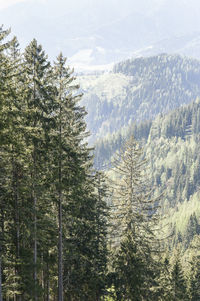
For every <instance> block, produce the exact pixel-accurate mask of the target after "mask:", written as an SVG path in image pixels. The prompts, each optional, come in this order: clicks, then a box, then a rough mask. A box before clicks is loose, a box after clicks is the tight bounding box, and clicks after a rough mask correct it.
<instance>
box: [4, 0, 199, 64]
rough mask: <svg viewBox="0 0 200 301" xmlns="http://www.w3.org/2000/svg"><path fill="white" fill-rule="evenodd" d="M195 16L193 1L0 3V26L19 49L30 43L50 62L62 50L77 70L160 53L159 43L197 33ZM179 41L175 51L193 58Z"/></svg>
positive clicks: (45, 0)
mask: <svg viewBox="0 0 200 301" xmlns="http://www.w3.org/2000/svg"><path fill="white" fill-rule="evenodd" d="M199 11H200V1H199V0H190V1H189V0H187V1H186V0H123V1H121V0H0V19H1V23H2V24H4V27H5V28H8V27H11V29H12V34H13V35H16V36H17V37H18V40H19V42H20V45H21V48H22V49H24V47H26V45H27V44H28V43H29V42H30V41H31V40H32V39H33V38H36V39H37V40H38V42H39V43H41V44H42V46H43V48H44V49H45V51H46V52H47V53H48V55H49V58H50V59H51V60H53V59H54V58H55V56H57V55H58V53H59V52H60V51H62V52H63V53H64V55H65V56H67V57H68V58H69V61H70V62H71V63H72V64H74V65H76V66H77V67H78V68H81V65H82V68H84V66H96V67H97V66H101V67H102V66H105V65H110V64H112V63H114V62H116V61H120V60H123V59H126V58H129V57H131V56H133V55H135V53H137V54H138V53H141V54H143V53H145V51H146V50H145V49H153V50H152V53H153V51H154V52H156V51H161V50H162V51H164V50H165V47H164V46H162V47H160V46H159V47H158V45H162V43H160V41H163V40H166V39H171V40H172V41H174V40H176V37H179V36H186V35H188V34H194V32H200V21H199ZM185 39H186V40H187V43H189V46H188V44H187V45H179V44H180V43H179V44H178V45H177V47H178V48H180V49H181V48H187V49H189V51H190V52H189V53H194V54H195V53H198V51H199V49H198V51H196V50H195V51H196V52H195V51H194V49H193V52H191V46H190V45H194V44H195V47H196V44H197V43H196V42H194V41H189V42H188V38H185ZM192 39H194V37H193V36H192ZM195 39H197V38H196V37H195ZM182 40H184V39H182ZM184 41H185V40H184ZM170 43H171V44H172V42H170ZM170 43H168V44H167V43H164V44H163V45H168V46H169V44H170ZM176 43H177V40H176ZM171 44H170V45H171ZM152 45H153V46H152ZM154 45H157V46H154ZM154 48H156V49H157V50H156V49H155V50H154ZM161 48H162V49H161ZM168 48H169V47H168ZM168 48H166V51H167V50H168ZM178 48H177V49H178ZM147 53H149V52H148V51H147Z"/></svg>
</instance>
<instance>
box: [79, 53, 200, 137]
mask: <svg viewBox="0 0 200 301" xmlns="http://www.w3.org/2000/svg"><path fill="white" fill-rule="evenodd" d="M199 77H200V62H199V61H198V60H194V59H189V58H186V57H181V56H179V55H167V54H161V55H158V56H154V57H149V58H138V59H133V60H127V61H124V62H122V63H119V64H117V65H116V66H115V67H114V69H113V72H110V73H105V74H101V75H86V76H81V77H80V78H79V81H80V84H81V87H82V90H83V92H84V97H83V100H82V104H83V105H84V106H85V107H86V109H87V111H88V116H87V118H86V121H87V124H88V129H89V130H90V131H91V133H92V141H94V140H95V139H96V138H98V137H103V136H105V135H106V134H108V133H113V132H115V131H116V130H117V129H121V128H122V127H126V126H127V125H130V124H131V123H133V122H134V121H137V122H140V121H144V120H152V119H154V118H155V117H156V115H157V114H158V113H166V112H168V111H170V110H173V109H175V108H177V107H179V106H181V105H183V104H187V103H189V102H191V101H192V100H194V99H196V97H198V96H199V95H200V83H199Z"/></svg>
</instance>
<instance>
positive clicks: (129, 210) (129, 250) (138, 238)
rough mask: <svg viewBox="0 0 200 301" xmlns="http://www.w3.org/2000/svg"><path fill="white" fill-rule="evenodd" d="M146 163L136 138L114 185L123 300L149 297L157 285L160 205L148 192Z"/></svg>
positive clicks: (119, 161) (120, 160)
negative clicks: (155, 252)
mask: <svg viewBox="0 0 200 301" xmlns="http://www.w3.org/2000/svg"><path fill="white" fill-rule="evenodd" d="M144 163H145V162H144V161H143V160H142V150H141V148H140V147H139V145H138V143H137V142H136V141H135V140H134V138H133V137H131V138H130V139H129V140H128V141H127V142H126V143H125V144H124V147H123V148H122V149H121V150H120V152H119V154H118V157H117V158H116V160H115V161H114V167H115V168H114V170H115V172H116V174H117V175H118V178H119V180H118V182H117V183H114V186H113V188H114V195H113V204H114V205H113V207H114V209H113V216H114V222H113V224H114V227H115V230H117V231H116V232H117V233H118V234H117V235H118V236H120V237H119V239H118V242H119V247H118V252H117V253H116V259H115V261H114V269H115V271H116V281H115V286H116V291H117V293H118V295H119V296H118V298H119V300H143V298H149V297H150V288H151V287H152V285H153V282H154V274H153V269H152V266H153V265H154V260H153V258H152V245H153V242H155V237H154V231H153V229H154V224H155V223H156V222H157V219H156V218H155V217H154V214H155V213H156V206H155V205H154V201H152V200H151V199H150V198H149V192H147V188H146V183H145V177H144V174H143V171H144ZM119 176H120V177H119ZM117 235H116V234H115V235H114V236H117ZM117 244H118V243H117ZM133 271H134V272H133ZM130 274H131V275H132V276H131V275H130ZM120 277H121V278H120ZM122 283H123V284H122Z"/></svg>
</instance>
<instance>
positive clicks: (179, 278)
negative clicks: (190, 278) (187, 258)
mask: <svg viewBox="0 0 200 301" xmlns="http://www.w3.org/2000/svg"><path fill="white" fill-rule="evenodd" d="M171 283H172V285H171V286H172V291H171V295H172V300H173V301H184V300H188V294H187V286H186V280H185V276H184V273H183V269H182V266H181V262H180V255H179V251H176V252H175V256H174V262H173V264H172V268H171Z"/></svg>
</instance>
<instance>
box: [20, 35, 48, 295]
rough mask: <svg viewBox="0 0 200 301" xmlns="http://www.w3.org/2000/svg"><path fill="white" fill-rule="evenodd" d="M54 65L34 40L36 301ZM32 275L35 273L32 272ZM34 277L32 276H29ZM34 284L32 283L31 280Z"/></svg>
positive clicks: (30, 104)
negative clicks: (51, 67)
mask: <svg viewBox="0 0 200 301" xmlns="http://www.w3.org/2000/svg"><path fill="white" fill-rule="evenodd" d="M50 71H51V69H50V63H49V62H48V61H47V56H46V55H45V53H44V51H43V50H42V47H41V45H38V43H37V41H36V40H35V39H34V40H33V41H32V42H31V43H30V44H29V45H28V46H27V47H26V49H25V52H24V73H25V76H24V87H25V89H24V97H23V101H24V103H25V105H26V106H25V110H24V115H25V133H24V136H25V141H26V147H27V150H28V153H27V154H28V157H29V164H28V166H29V173H30V174H29V175H30V176H29V181H30V182H29V183H27V184H28V185H29V192H30V195H29V201H30V202H31V203H30V205H29V208H30V211H29V214H30V220H31V221H32V225H29V227H30V226H31V227H30V229H29V231H30V237H31V240H32V243H33V263H32V266H33V269H34V273H33V274H34V281H33V283H34V287H33V288H31V282H30V292H31V291H33V296H32V297H33V298H34V300H38V292H39V290H40V287H41V285H39V279H38V270H39V268H40V260H39V257H40V255H41V254H38V248H39V232H40V229H39V227H38V226H39V223H40V220H42V219H43V216H41V214H39V213H41V212H40V211H39V208H40V207H42V202H43V200H44V199H43V198H44V194H43V193H44V182H43V179H44V168H45V163H44V162H45V160H46V149H45V147H46V142H45V137H46V132H48V116H49V113H50V108H49V104H50V103H51V89H50ZM30 272H31V270H30ZM29 277H30V276H29ZM29 281H30V280H29Z"/></svg>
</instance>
